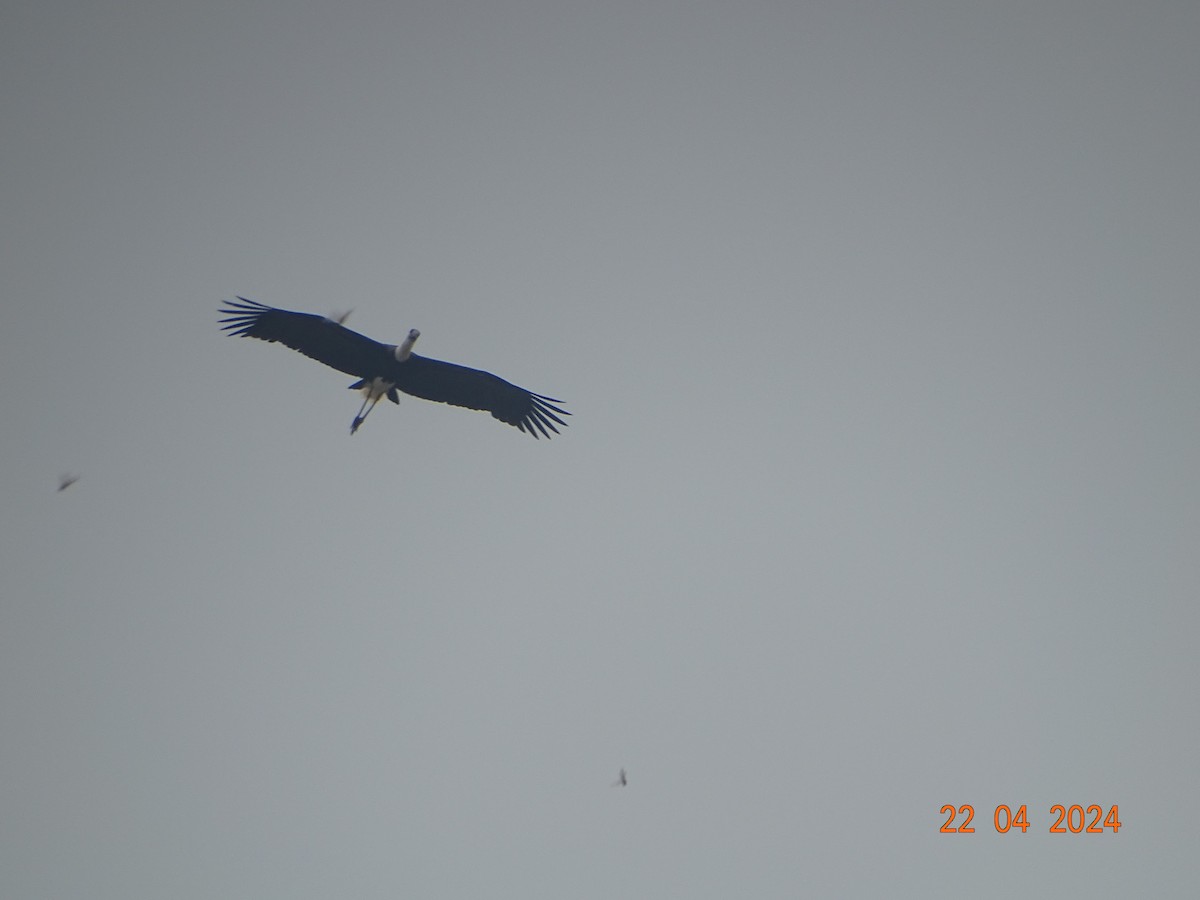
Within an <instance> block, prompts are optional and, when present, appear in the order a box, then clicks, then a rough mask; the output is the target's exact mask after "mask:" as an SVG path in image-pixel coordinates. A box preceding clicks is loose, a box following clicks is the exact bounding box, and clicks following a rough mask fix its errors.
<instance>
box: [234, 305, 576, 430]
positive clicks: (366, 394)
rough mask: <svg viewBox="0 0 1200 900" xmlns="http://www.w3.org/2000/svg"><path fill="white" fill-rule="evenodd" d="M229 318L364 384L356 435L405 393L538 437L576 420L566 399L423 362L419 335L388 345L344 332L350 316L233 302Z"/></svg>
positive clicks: (247, 332) (250, 333) (241, 330)
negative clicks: (385, 403)
mask: <svg viewBox="0 0 1200 900" xmlns="http://www.w3.org/2000/svg"><path fill="white" fill-rule="evenodd" d="M221 312H222V313H223V314H224V316H225V318H223V319H221V320H220V325H221V330H222V331H225V332H226V333H228V334H230V335H235V336H238V337H252V338H258V339H259V340H260V341H268V342H272V343H273V342H276V341H277V342H279V343H281V344H283V345H284V346H285V347H291V348H292V349H293V350H299V351H300V352H301V353H303V354H304V355H305V356H307V357H310V358H311V359H315V360H317V361H318V362H323V363H325V365H327V366H329V367H331V368H334V369H337V370H338V371H339V372H345V373H346V374H347V375H353V376H355V377H356V378H358V379H359V380H358V381H356V382H354V384H352V385H350V388H351V390H358V391H362V393H363V402H362V406H360V407H359V409H358V415H356V416H355V417H354V421H353V422H352V423H351V424H350V433H351V434H354V432H356V431H358V427H359V426H360V425H362V423H363V422H364V421H365V420H366V418H367V416H368V415H370V413H371V410H373V409H374V408H375V404H376V403H378V402H379V401H380V400H381V399H382V398H384V397H387V398H388V399H389V400H391V401H392V402H393V403H399V402H400V397H399V396H398V395H397V393H396V390H397V388H399V389H400V390H401V391H404V393H406V394H412V395H413V396H414V397H422V398H424V399H425V400H433V401H436V402H438V403H449V404H450V405H452V406H462V407H465V408H466V409H478V410H483V411H485V412H490V413H491V414H492V416H493V418H496V419H499V420H500V421H501V422H506V423H507V424H509V425H514V426H516V427H517V428H519V429H520V430H521V431H523V432H525V433H526V434H531V435H533V436H534V437H535V438H536V437H538V436H539V433H540V435H541V436H542V437H545V438H549V437H550V435H551V432H553V433H554V434H558V433H559V432H558V429H557V428H556V427H555V424H558V425H562V426H563V427H566V424H567V423H566V422H564V421H563V420H562V419H560V418H559V416H560V415H561V416H569V415H570V413H569V412H567V411H566V410H565V409H561V408H560V407H558V406H556V405H555V404H557V403H562V401H561V400H555V399H554V398H553V397H544V396H542V395H541V394H535V393H533V392H532V391H527V390H525V389H524V388H519V387H517V386H516V385H515V384H510V383H509V382H507V381H505V380H504V379H503V378H500V377H499V376H497V375H493V374H492V373H491V372H483V371H480V370H479V369H469V368H467V367H466V366H459V365H455V364H454V363H448V362H443V361H442V360H440V359H430V358H428V357H425V356H418V355H417V354H416V353H413V352H412V351H413V344H415V343H416V341H417V338H419V337H420V336H421V332H419V331H417V329H415V328H414V329H412V330H411V331H410V332H409V333H408V336H407V337H406V338H405V339H404V340H403V341H402V342H401V343H399V344H381V343H379V342H378V341H373V340H371V339H370V338H369V337H366V336H365V335H361V334H359V333H358V332H356V331H351V330H350V329H349V328H346V327H345V326H344V325H342V324H341V320H344V319H345V316H344V315H343V316H341V317H340V319H334V318H329V317H326V316H318V315H312V314H311V313H299V312H291V311H289V310H286V309H275V308H274V307H271V306H267V305H266V304H264V303H259V302H257V301H255V300H247V299H246V298H245V297H238V298H237V302H234V301H233V300H226V301H225V307H224V308H223V309H222V310H221Z"/></svg>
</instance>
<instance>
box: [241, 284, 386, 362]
mask: <svg viewBox="0 0 1200 900" xmlns="http://www.w3.org/2000/svg"><path fill="white" fill-rule="evenodd" d="M238 300H239V301H241V302H239V303H235V302H233V301H232V300H226V301H225V306H226V308H225V309H222V310H221V312H223V313H225V314H226V318H224V319H221V329H222V330H223V331H226V332H228V333H229V334H231V335H236V336H238V337H252V338H258V339H259V340H260V341H270V342H272V343H274V342H275V341H278V342H279V343H281V344H283V345H284V346H285V347H291V348H292V349H293V350H299V351H300V352H301V353H303V354H304V355H305V356H308V357H310V358H312V359H315V360H317V361H318V362H323V363H325V365H327V366H330V367H331V368H334V369H337V370H338V371H339V372H345V373H346V374H347V375H357V376H358V377H360V378H366V377H370V376H373V375H374V374H375V372H376V370H377V369H378V367H379V366H380V365H381V364H382V363H383V361H384V360H386V359H387V357H389V356H390V353H389V351H388V347H387V345H385V344H381V343H379V342H378V341H373V340H371V339H370V338H369V337H367V336H366V335H364V334H359V333H358V332H357V331H351V330H350V329H349V328H346V327H345V326H344V325H342V324H340V323H339V322H337V321H334V320H333V319H329V318H326V317H324V316H317V315H313V314H311V313H299V312H291V311H290V310H286V309H275V308H274V307H272V306H267V305H266V304H265V303H259V302H257V301H255V300H247V299H246V298H245V297H238Z"/></svg>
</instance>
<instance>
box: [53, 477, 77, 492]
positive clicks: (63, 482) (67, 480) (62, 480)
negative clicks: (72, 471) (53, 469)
mask: <svg viewBox="0 0 1200 900" xmlns="http://www.w3.org/2000/svg"><path fill="white" fill-rule="evenodd" d="M78 480H79V476H78V475H60V476H59V478H58V491H57V493H60V494H61V493H62V492H63V491H65V490H66V489H67V488H69V487H70V486H71V485H73V484H74V483H75V482H77V481H78Z"/></svg>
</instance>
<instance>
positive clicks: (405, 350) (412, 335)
mask: <svg viewBox="0 0 1200 900" xmlns="http://www.w3.org/2000/svg"><path fill="white" fill-rule="evenodd" d="M420 336H421V332H419V331H417V329H415V328H414V329H413V330H412V331H410V332H409V333H408V337H406V338H405V339H404V342H403V343H402V344H400V345H398V346H397V347H396V349H395V350H394V351H393V353H395V355H396V362H407V361H408V358H409V357H410V356H412V350H413V344H415V343H416V342H417V338H419V337H420Z"/></svg>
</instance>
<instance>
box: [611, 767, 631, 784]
mask: <svg viewBox="0 0 1200 900" xmlns="http://www.w3.org/2000/svg"><path fill="white" fill-rule="evenodd" d="M627 784H629V779H628V778H626V777H625V770H624V769H622V770H621V774H620V775H618V776H617V780H616V781H614V782H613V783H612V786H613V787H625V785H627Z"/></svg>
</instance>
